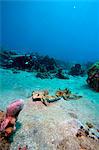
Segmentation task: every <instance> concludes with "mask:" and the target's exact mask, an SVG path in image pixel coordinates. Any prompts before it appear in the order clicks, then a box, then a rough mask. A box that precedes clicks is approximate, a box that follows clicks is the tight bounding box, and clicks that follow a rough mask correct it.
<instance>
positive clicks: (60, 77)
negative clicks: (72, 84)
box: [55, 69, 69, 79]
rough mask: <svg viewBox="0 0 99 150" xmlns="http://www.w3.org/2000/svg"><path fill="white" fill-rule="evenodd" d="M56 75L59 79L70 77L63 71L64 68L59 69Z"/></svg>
mask: <svg viewBox="0 0 99 150" xmlns="http://www.w3.org/2000/svg"><path fill="white" fill-rule="evenodd" d="M55 77H57V78H59V79H69V77H68V76H66V75H65V74H64V73H63V70H62V69H59V70H58V73H56V75H55Z"/></svg>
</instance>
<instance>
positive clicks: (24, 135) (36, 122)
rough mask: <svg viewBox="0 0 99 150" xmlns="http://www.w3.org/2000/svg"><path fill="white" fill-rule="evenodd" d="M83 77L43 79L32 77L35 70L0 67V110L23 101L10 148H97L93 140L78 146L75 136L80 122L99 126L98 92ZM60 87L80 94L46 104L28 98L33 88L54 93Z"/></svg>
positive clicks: (31, 149)
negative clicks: (32, 71)
mask: <svg viewBox="0 0 99 150" xmlns="http://www.w3.org/2000/svg"><path fill="white" fill-rule="evenodd" d="M86 78H87V76H85V77H72V76H70V79H69V80H60V79H56V78H55V79H43V80H42V79H37V78H35V73H29V72H23V71H20V73H17V74H13V72H12V71H11V70H5V69H0V109H3V110H5V108H6V106H7V105H8V104H9V103H10V102H12V101H13V100H15V99H18V98H22V99H23V100H24V101H25V106H24V109H23V110H22V112H21V113H20V115H19V119H18V124H17V125H18V126H19V127H18V130H17V131H16V133H15V135H14V138H13V142H12V145H11V150H17V147H18V145H21V146H24V145H28V147H29V150H35V149H38V150H54V149H63V150H65V149H67V150H80V149H81V148H82V147H84V148H86V147H87V148H88V147H89V149H91V150H94V149H97V144H96V143H93V145H94V146H93V147H94V148H92V145H91V144H90V143H91V141H89V142H87V146H86V145H83V146H82V147H81V145H82V144H81V143H79V141H77V139H75V137H74V135H75V133H76V132H77V130H78V128H79V124H80V125H81V124H83V125H85V123H86V122H91V123H92V124H93V125H94V127H95V128H98V129H99V113H98V112H99V93H96V92H95V91H92V90H91V89H89V87H88V86H87V83H86ZM59 88H61V89H64V88H69V89H70V90H71V91H72V93H75V94H78V95H81V96H83V97H82V98H81V99H79V100H70V101H64V100H63V99H61V100H59V101H57V102H55V103H52V104H50V105H49V106H48V107H46V106H44V105H43V104H42V103H33V102H32V100H31V98H29V97H30V96H31V93H32V91H33V90H43V89H47V90H49V92H50V94H55V91H56V90H57V89H59ZM85 140H86V139H85ZM70 141H71V142H70ZM62 142H63V144H62ZM60 143H61V144H60ZM70 143H72V144H70ZM88 143H89V146H88ZM62 145H65V146H63V147H62ZM90 145H91V147H90ZM95 145H96V146H95ZM98 146H99V145H98ZM73 148H74V149H73ZM97 150H98V149H97Z"/></svg>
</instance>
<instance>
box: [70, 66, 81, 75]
mask: <svg viewBox="0 0 99 150" xmlns="http://www.w3.org/2000/svg"><path fill="white" fill-rule="evenodd" d="M69 74H70V75H72V76H79V75H81V76H83V75H84V70H83V69H82V67H81V65H80V64H75V65H74V66H73V67H71V70H70V72H69Z"/></svg>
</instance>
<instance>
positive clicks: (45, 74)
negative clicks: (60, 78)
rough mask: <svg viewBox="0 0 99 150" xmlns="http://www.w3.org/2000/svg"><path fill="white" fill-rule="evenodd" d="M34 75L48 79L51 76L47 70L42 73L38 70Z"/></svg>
mask: <svg viewBox="0 0 99 150" xmlns="http://www.w3.org/2000/svg"><path fill="white" fill-rule="evenodd" d="M36 77H37V78H41V79H48V78H51V76H50V74H49V73H48V72H44V73H41V72H38V73H37V74H36Z"/></svg>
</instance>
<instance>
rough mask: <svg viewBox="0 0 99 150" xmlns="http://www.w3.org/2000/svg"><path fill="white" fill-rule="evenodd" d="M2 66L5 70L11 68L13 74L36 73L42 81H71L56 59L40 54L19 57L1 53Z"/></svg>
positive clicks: (0, 62) (6, 52) (9, 53)
mask: <svg viewBox="0 0 99 150" xmlns="http://www.w3.org/2000/svg"><path fill="white" fill-rule="evenodd" d="M0 66H1V67H3V68H7V69H8V68H11V69H12V70H13V73H17V72H18V70H23V71H28V72H36V77H37V78H41V79H46V78H49V79H52V78H55V77H56V78H59V79H69V78H68V77H67V75H66V73H65V72H63V70H64V65H63V66H62V63H61V64H60V63H59V62H58V61H57V60H56V59H54V58H51V57H49V56H48V55H46V56H41V55H39V54H38V53H30V54H24V55H19V54H17V53H15V52H12V51H4V50H1V52H0Z"/></svg>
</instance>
